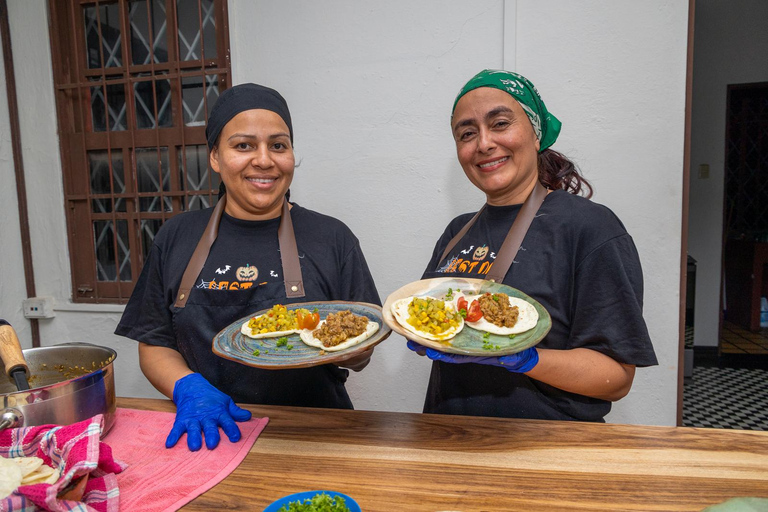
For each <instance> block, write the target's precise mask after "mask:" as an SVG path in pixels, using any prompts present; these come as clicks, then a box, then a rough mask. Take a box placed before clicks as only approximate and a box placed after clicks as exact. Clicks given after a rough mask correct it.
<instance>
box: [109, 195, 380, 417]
mask: <svg viewBox="0 0 768 512" xmlns="http://www.w3.org/2000/svg"><path fill="white" fill-rule="evenodd" d="M211 213H212V209H207V210H198V211H192V212H188V213H184V214H181V215H178V216H176V217H173V218H172V219H170V220H168V221H167V222H166V223H165V224H164V225H163V227H162V229H161V230H160V231H159V232H158V234H157V236H156V238H155V241H154V244H153V246H152V248H151V249H150V252H149V255H148V258H147V261H146V263H145V264H144V268H143V270H142V273H141V276H140V277H139V280H138V282H137V283H136V288H135V289H134V292H133V294H132V295H131V299H130V301H129V302H128V305H127V306H126V308H125V312H124V313H123V317H122V319H121V320H120V323H119V325H118V326H117V329H116V331H115V333H116V334H118V335H121V336H126V337H128V338H132V339H134V340H137V341H141V342H143V343H147V344H149V345H158V346H164V347H169V348H172V349H174V350H178V351H179V352H180V353H181V354H182V355H183V357H184V359H185V361H186V362H187V364H188V365H189V367H190V369H191V370H192V371H195V372H198V373H201V374H202V375H203V376H204V377H205V378H206V379H208V380H209V381H210V382H211V383H212V384H213V385H214V386H216V387H217V388H218V389H220V390H221V391H223V392H225V393H227V394H228V395H230V396H231V397H232V398H233V399H234V400H235V401H236V402H241V403H261V404H275V405H297V406H310V407H338V408H351V407H352V404H351V401H350V400H349V397H348V395H347V393H346V390H345V389H344V382H345V381H346V378H347V376H348V372H347V370H342V369H340V368H338V367H336V366H334V365H330V364H328V365H322V366H316V367H312V368H302V369H288V370H263V369H258V368H252V367H250V366H246V365H242V364H239V363H236V362H233V361H229V360H226V359H223V358H221V357H218V356H217V355H215V354H214V353H213V352H212V349H211V343H212V340H213V337H214V336H215V335H216V333H218V332H219V331H220V330H221V329H223V328H224V327H226V326H228V325H230V324H231V323H232V322H234V321H236V320H238V319H240V318H243V317H245V316H248V315H250V314H253V313H255V312H256V311H258V310H262V309H266V308H270V307H272V306H273V305H275V304H288V303H296V302H311V301H323V300H349V301H358V302H369V303H373V304H381V302H380V299H379V295H378V292H377V291H376V287H375V285H374V282H373V278H372V277H371V274H370V272H369V270H368V266H367V264H366V262H365V258H364V257H363V253H362V251H361V250H360V244H359V242H358V240H357V238H355V236H354V234H352V232H351V231H350V230H349V228H347V226H346V225H344V224H343V223H342V222H341V221H339V220H336V219H334V218H332V217H328V216H326V215H322V214H319V213H316V212H313V211H311V210H307V209H305V208H302V207H300V206H298V205H296V204H294V205H293V208H292V209H291V212H290V214H291V219H292V221H293V228H294V233H295V235H296V244H297V248H298V252H299V261H300V263H301V271H302V278H303V281H304V291H305V297H303V298H299V299H287V298H286V295H285V285H284V281H283V275H282V264H281V260H280V250H279V244H278V240H277V229H278V227H279V225H280V219H279V218H278V219H272V220H266V221H244V220H240V219H235V218H233V217H230V216H229V215H226V214H224V215H223V216H222V219H221V223H220V225H219V233H218V237H217V239H216V241H215V242H214V244H213V245H212V247H211V250H210V253H209V255H208V259H207V260H206V262H205V265H204V267H203V269H202V270H201V272H200V275H199V276H198V278H197V280H196V283H197V284H196V286H195V288H193V290H192V291H191V292H190V295H189V298H188V300H187V305H186V307H185V308H177V307H175V306H174V302H175V301H176V295H177V293H178V289H179V286H180V283H181V277H182V275H183V273H184V271H185V270H186V267H187V264H188V262H189V259H190V257H191V256H192V253H193V252H194V250H195V247H196V246H197V243H198V241H199V240H200V237H201V236H202V234H203V231H204V230H205V227H206V225H207V223H208V220H209V218H210V216H211Z"/></svg>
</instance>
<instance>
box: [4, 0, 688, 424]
mask: <svg viewBox="0 0 768 512" xmlns="http://www.w3.org/2000/svg"><path fill="white" fill-rule="evenodd" d="M10 3H11V4H12V9H11V16H12V20H13V21H12V25H16V23H17V20H23V23H24V25H21V23H20V24H19V26H18V28H17V29H15V31H14V34H13V36H14V51H15V60H16V62H37V63H45V64H44V65H42V64H41V65H40V66H28V67H29V68H34V69H29V70H25V75H24V76H23V77H19V81H20V86H19V89H20V95H22V96H23V97H24V98H23V101H24V105H25V106H26V107H25V108H26V109H34V111H35V112H36V117H31V116H29V115H26V114H25V116H24V118H23V119H22V123H23V125H24V127H23V136H24V137H25V140H24V146H25V163H26V165H27V168H28V171H27V172H28V174H32V175H33V177H32V178H28V179H31V180H32V181H34V182H35V183H36V186H37V187H39V188H37V189H36V190H40V191H41V193H42V194H44V197H45V198H46V200H45V201H43V202H42V204H41V205H40V207H39V209H37V210H36V211H35V212H34V213H31V216H32V217H34V219H33V220H32V224H33V230H34V231H35V233H33V250H34V251H35V257H36V260H35V265H36V272H37V273H38V277H37V281H38V293H39V294H40V295H43V294H48V295H53V296H55V297H56V298H57V301H58V304H59V310H58V311H57V317H56V318H55V319H52V320H49V321H44V322H43V341H44V344H52V343H57V342H62V341H70V340H85V341H92V342H97V343H101V344H104V345H109V346H112V347H115V348H116V349H117V350H118V352H119V357H118V362H117V363H116V364H117V378H118V383H117V386H118V391H119V393H120V394H121V395H125V396H144V395H152V396H156V395H155V394H153V392H152V391H150V387H149V385H148V384H146V381H145V380H144V379H143V377H142V376H141V374H140V373H139V371H138V365H137V364H136V358H135V346H134V344H133V342H128V341H124V340H120V339H119V338H116V337H115V336H113V335H112V334H111V332H112V330H113V329H114V325H115V323H116V321H117V319H118V317H119V313H118V310H119V308H114V307H113V308H109V307H101V308H100V309H101V310H102V311H94V310H95V309H99V308H98V307H93V306H90V307H85V306H79V305H70V304H68V300H69V288H70V286H69V262H68V259H67V258H68V254H67V253H68V251H67V245H66V241H65V239H64V234H65V230H64V224H63V223H64V220H63V213H62V212H63V202H62V200H61V176H60V172H61V171H60V163H59V158H58V141H57V139H56V138H55V121H54V117H53V115H54V114H53V112H54V109H53V95H52V92H51V90H50V88H51V85H50V84H51V76H50V75H51V72H50V65H49V61H50V57H49V50H48V41H47V40H43V39H44V38H42V37H40V34H47V25H46V20H45V2H44V0H25V1H24V2H21V1H19V0H17V1H14V0H12V1H11V2H10ZM229 5H230V11H229V20H230V25H231V27H230V32H231V36H230V37H231V48H232V67H233V73H234V78H235V83H239V82H244V81H256V82H260V83H264V84H265V85H270V86H273V87H275V88H276V89H278V90H279V91H280V92H281V93H283V95H284V96H285V97H286V99H287V100H288V103H289V105H290V107H291V112H292V116H293V122H294V130H295V134H296V151H297V156H299V157H300V158H302V164H301V166H300V167H299V169H298V170H297V174H296V181H295V185H294V186H293V187H292V193H293V196H292V197H293V198H295V199H296V201H297V202H299V203H300V204H302V205H304V206H306V207H309V208H312V209H316V210H319V211H322V212H324V213H327V214H330V215H333V216H336V217H338V218H340V219H342V220H344V221H345V222H346V223H347V224H348V225H349V226H350V227H351V228H352V230H353V231H354V232H355V233H356V234H357V235H358V237H359V238H360V240H361V244H362V247H363V250H364V251H365V254H366V257H367V259H368V262H369V265H370V267H371V270H372V272H373V275H374V278H375V279H376V282H377V285H378V287H379V291H380V293H381V296H382V299H384V298H386V296H387V295H388V294H389V293H391V292H392V291H394V290H395V289H397V288H399V287H400V286H402V285H403V284H405V283H407V282H410V281H413V280H416V279H418V278H419V277H420V276H421V273H422V271H423V269H424V266H425V264H426V262H427V261H428V259H429V256H430V254H431V251H432V247H433V244H434V242H435V240H436V239H437V237H438V236H439V235H440V233H441V232H442V230H443V229H444V227H445V225H446V224H447V222H448V220H449V219H451V218H452V217H453V216H455V215H457V214H459V213H463V212H466V211H471V210H473V209H476V208H477V207H479V205H480V204H482V202H483V197H482V195H481V194H480V193H479V192H478V191H477V190H475V189H474V188H473V187H472V186H471V185H470V184H469V183H468V182H467V180H466V179H465V178H464V176H463V173H462V171H461V169H460V167H459V165H458V163H457V162H456V159H455V148H454V146H453V142H452V139H451V136H450V131H449V129H448V120H449V114H450V107H451V104H452V102H453V98H454V96H455V94H456V92H457V91H458V89H459V88H460V87H461V85H462V84H463V83H464V82H465V81H466V80H467V79H468V78H469V77H471V76H472V75H473V74H474V73H475V72H477V71H479V70H480V69H482V68H485V67H502V66H505V65H506V66H509V67H515V65H516V67H517V70H519V71H521V72H522V73H524V74H528V75H529V76H530V78H531V79H532V80H533V81H534V83H535V84H536V85H537V86H538V88H539V90H540V91H541V92H542V94H543V96H544V98H545V100H546V101H547V104H548V106H549V107H550V109H551V110H552V111H553V112H555V114H556V115H557V116H558V117H559V118H560V119H561V120H563V122H564V131H563V134H562V136H561V139H560V140H559V141H558V143H557V144H556V146H555V147H556V149H559V150H561V151H563V152H565V153H566V154H568V155H569V156H571V157H572V158H574V159H575V160H576V161H577V162H578V163H579V164H580V165H581V166H582V168H583V169H584V171H585V174H586V175H587V177H588V178H589V179H590V180H592V182H593V183H594V185H595V188H596V196H595V198H596V200H597V201H598V202H602V203H604V204H607V205H609V206H610V207H611V208H613V209H614V211H616V212H617V213H618V214H619V216H620V217H621V218H622V219H623V220H624V222H625V224H626V225H627V228H628V229H629V231H630V233H632V235H633V236H634V239H635V241H636V243H637V245H638V249H639V251H640V255H641V258H642V262H643V265H644V269H645V274H646V297H647V298H648V300H647V304H646V313H647V314H646V318H647V320H648V323H649V325H650V327H651V333H652V336H653V338H654V342H655V347H656V350H657V353H658V355H659V359H660V362H661V364H660V366H659V367H657V368H653V369H647V370H640V371H639V372H638V377H637V379H636V384H635V387H634V389H633V391H632V393H631V394H630V396H629V397H628V398H626V399H625V400H623V401H622V402H620V403H619V404H618V405H617V407H616V411H615V412H614V413H612V415H611V416H610V419H611V420H612V421H617V422H635V423H649V424H667V425H670V424H674V422H675V414H676V384H677V383H676V375H677V373H676V372H677V370H676V369H677V360H676V359H677V344H678V339H677V338H678V335H677V322H678V307H677V303H678V289H677V283H678V281H679V262H680V209H681V180H682V135H683V117H684V115H683V108H684V83H685V76H684V72H685V45H686V43H685V36H686V14H687V2H675V3H673V4H672V5H671V4H670V2H666V1H662V0H654V1H650V2H645V3H639V2H635V1H629V0H622V1H621V2H611V3H606V2H601V1H584V2H580V3H579V4H578V8H577V7H574V6H571V4H570V3H565V2H553V1H547V2H534V1H532V0H520V1H517V2H515V1H506V2H505V1H502V0H484V1H476V2H458V1H455V0H451V1H445V0H442V1H441V0H432V1H423V2H406V1H404V0H398V1H393V2H386V3H383V2H374V1H353V0H348V1H340V0H339V1H335V2H322V3H320V2H308V1H306V2H281V3H279V5H278V3H277V2H268V1H266V0H259V1H246V0H230V1H229ZM17 41H18V43H17ZM35 84H37V87H33V85H35ZM3 93H4V91H3ZM25 108H22V112H29V111H30V110H25ZM43 119H45V120H46V121H45V122H41V120H43ZM41 130H42V132H43V133H44V138H45V141H46V143H45V144H41V143H40V137H41V135H40V133H41ZM33 137H34V138H33ZM27 153H30V154H31V156H30V159H31V160H33V161H36V163H35V164H29V163H27V160H26V159H27V156H26V154H27ZM2 157H3V153H2V147H0V158H2ZM0 165H2V163H1V162H0ZM30 165H33V167H32V168H30ZM43 179H45V183H43ZM628 182H629V183H631V186H627V185H626V183H628ZM4 207H5V206H4ZM414 214H416V215H419V214H420V215H421V218H419V220H418V222H415V221H414V218H416V215H414ZM44 222H48V223H49V224H50V226H49V227H48V228H47V229H45V228H44V227H43V226H41V223H44ZM49 237H50V238H49ZM19 253H20V251H19ZM16 261H18V264H17V263H16ZM5 263H6V262H3V265H4V267H3V272H5ZM9 263H10V264H11V265H13V268H14V270H13V271H14V272H21V266H20V265H21V264H20V255H19V256H18V257H17V258H16V260H14V257H11V258H10V260H9ZM43 269H44V270H43ZM14 300H15V299H14ZM18 300H19V301H20V300H21V297H18ZM3 301H5V298H3ZM10 305H12V304H10ZM10 305H9V306H10ZM3 306H4V304H3ZM428 369H429V363H428V361H426V360H424V359H423V358H419V357H417V356H415V355H413V354H412V353H410V352H409V351H408V350H407V349H406V348H405V343H404V340H403V339H402V338H401V337H399V336H396V335H393V336H392V337H391V338H390V339H389V340H387V341H386V342H385V343H383V344H382V345H381V346H380V347H379V348H378V349H377V351H376V355H375V357H374V360H373V362H372V363H371V365H370V366H369V367H368V368H367V369H366V370H365V371H364V372H362V373H360V374H355V375H353V376H352V377H351V378H350V382H349V385H348V388H349V390H350V393H351V394H352V396H353V400H354V402H355V404H356V407H358V408H361V409H380V410H404V411H419V410H421V406H422V402H423V397H424V393H425V389H426V383H427V377H428Z"/></svg>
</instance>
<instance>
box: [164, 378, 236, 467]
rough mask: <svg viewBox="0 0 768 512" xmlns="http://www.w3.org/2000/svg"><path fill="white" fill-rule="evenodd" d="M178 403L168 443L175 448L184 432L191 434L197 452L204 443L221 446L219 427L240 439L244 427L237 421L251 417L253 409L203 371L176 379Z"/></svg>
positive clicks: (190, 441) (192, 447)
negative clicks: (239, 401) (246, 406)
mask: <svg viewBox="0 0 768 512" xmlns="http://www.w3.org/2000/svg"><path fill="white" fill-rule="evenodd" d="M173 402H174V403H175V404H176V420H175V421H174V423H173V428H172V429H171V432H170V433H169V434H168V438H167V439H166V440H165V447H166V448H172V447H173V446H175V445H176V443H177V442H178V441H179V439H180V438H181V436H182V435H183V434H184V433H186V434H187V446H188V447H189V449H190V450H191V451H193V452H195V451H197V450H199V449H200V448H201V447H202V445H203V440H202V437H203V436H205V446H206V447H208V449H209V450H213V449H214V448H216V446H218V444H219V440H220V438H221V437H220V435H219V427H221V430H223V431H224V433H225V434H226V435H227V437H228V438H229V440H230V441H231V442H233V443H236V442H237V441H239V440H240V429H239V428H238V427H237V424H236V423H235V422H237V421H248V420H249V419H251V413H250V411H247V410H245V409H241V408H240V407H238V406H237V405H235V402H234V401H233V400H232V399H231V398H230V397H229V396H227V395H225V394H224V393H222V392H221V391H219V390H218V389H216V388H215V387H213V385H211V383H209V382H208V381H207V380H205V378H204V377H203V376H202V375H200V374H199V373H191V374H189V375H187V376H185V377H182V378H181V379H179V380H177V381H176V384H175V385H174V387H173Z"/></svg>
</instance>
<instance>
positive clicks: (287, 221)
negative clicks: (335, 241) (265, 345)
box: [174, 194, 304, 308]
mask: <svg viewBox="0 0 768 512" xmlns="http://www.w3.org/2000/svg"><path fill="white" fill-rule="evenodd" d="M226 204H227V195H226V194H224V195H223V196H221V198H220V199H219V202H218V203H217V204H216V207H215V208H214V209H213V213H212V214H211V218H210V220H209V221H208V225H207V226H206V227H205V231H204V232H203V236H202V237H201V238H200V241H199V242H198V243H197V247H196V248H195V252H194V253H192V257H191V258H190V260H189V263H188V264H187V268H186V270H184V275H183V276H182V278H181V286H180V287H179V293H178V295H177V296H176V302H175V304H174V306H176V307H177V308H183V307H184V306H186V304H187V299H188V298H189V292H190V291H191V290H192V287H193V286H194V285H195V280H196V279H197V276H199V275H200V271H201V270H203V265H205V260H207V259H208V254H209V253H210V251H211V246H212V245H213V242H215V241H216V237H217V236H218V234H219V223H220V222H221V216H222V214H223V212H224V207H225V206H226ZM277 241H278V244H279V245H280V258H281V260H282V264H283V277H284V278H285V295H286V297H290V298H295V297H304V282H303V280H302V277H301V264H300V262H299V252H298V250H297V249H296V237H295V235H294V233H293V222H292V221H291V214H290V210H289V208H288V201H287V200H285V199H284V200H283V210H282V213H281V217H280V227H278V228H277Z"/></svg>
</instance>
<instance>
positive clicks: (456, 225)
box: [409, 70, 657, 421]
mask: <svg viewBox="0 0 768 512" xmlns="http://www.w3.org/2000/svg"><path fill="white" fill-rule="evenodd" d="M560 128H561V123H560V121H559V120H558V119H557V118H556V117H555V116H553V115H552V114H550V113H549V111H548V110H547V108H546V106H545V105H544V102H543V101H542V99H541V97H540V96H539V93H538V91H537V90H536V88H535V87H534V86H533V84H532V83H531V82H530V81H529V80H527V79H526V78H525V77H523V76H521V75H519V74H516V73H511V72H508V71H499V70H484V71H482V72H480V73H478V74H477V75H476V76H475V77H473V78H472V79H471V80H470V81H469V82H467V84H466V85H465V86H464V87H463V88H462V89H461V91H460V92H459V94H458V96H457V98H456V102H455V103H454V107H453V115H452V117H451V130H452V132H453V137H454V140H455V142H456V152H457V155H458V158H459V163H460V164H461V166H462V168H463V169H464V173H465V174H466V175H467V178H469V180H470V181H471V182H472V183H473V184H474V185H475V186H476V187H477V188H479V189H480V190H482V191H483V192H484V193H485V195H486V206H485V208H484V209H483V210H482V212H481V213H480V214H479V215H478V216H477V218H476V219H475V220H474V223H472V224H471V225H470V227H469V229H468V230H466V232H464V233H463V234H461V233H460V231H461V230H462V228H464V227H465V226H466V225H467V224H468V223H469V221H470V219H471V218H473V216H474V214H472V213H470V214H465V215H460V216H459V217H457V218H455V219H454V220H453V221H452V222H451V223H450V224H449V225H448V227H447V228H446V230H445V232H444V233H443V235H442V236H441V237H440V239H439V240H438V242H437V244H436V246H435V250H434V253H433V255H432V260H431V261H430V263H429V265H428V266H427V270H426V271H425V273H424V275H423V278H425V279H427V278H433V277H465V278H478V279H483V278H485V277H486V275H487V274H488V272H489V268H490V269H491V271H493V266H492V264H493V263H496V262H497V261H500V260H502V259H503V257H502V253H504V254H509V253H510V252H509V250H508V249H507V248H505V249H503V250H502V244H503V242H504V240H505V238H506V237H507V234H508V233H509V232H510V227H511V226H512V223H513V222H514V220H515V218H516V217H517V216H518V213H519V212H520V211H521V208H522V205H523V203H524V202H525V201H526V199H527V198H528V197H529V196H531V200H530V201H529V203H535V204H536V205H537V206H538V204H540V206H538V211H537V210H536V209H535V208H536V206H533V208H534V209H533V210H532V212H535V214H533V213H531V216H530V217H531V218H532V221H531V222H530V227H528V229H527V231H525V230H523V231H522V233H525V235H524V238H523V239H522V243H518V244H517V247H514V249H515V250H517V248H518V247H519V250H518V251H517V252H516V254H515V253H512V254H515V255H514V259H513V260H512V258H511V257H510V258H508V259H509V260H510V261H511V265H510V267H509V271H508V272H506V274H502V275H501V276H500V279H501V280H502V282H503V283H504V284H507V285H509V286H512V287H515V288H517V289H519V290H522V291H523V292H525V293H526V294H528V295H530V296H531V297H533V298H534V299H536V300H538V301H539V302H540V303H541V304H542V305H543V306H544V307H545V308H546V309H547V311H548V312H549V314H550V315H551V317H552V329H551V330H550V332H549V333H548V335H547V336H546V337H545V338H544V339H543V340H542V341H541V342H540V343H539V344H538V345H537V347H535V348H529V349H527V350H525V351H523V352H520V353H518V354H513V355H508V356H501V357H471V356H460V355H455V354H445V353H442V352H438V351H436V350H433V349H425V348H424V347H422V346H420V345H417V344H415V343H413V342H409V347H410V348H411V349H412V350H414V351H416V352H418V353H420V354H426V355H427V356H428V357H429V358H430V359H432V360H433V361H434V363H433V366H432V373H431V376H430V381H429V388H428V391H427V397H426V401H425V404H424V412H429V413H442V414H464V415H478V416H500V417H518V418H538V419H557V420H581V421H604V419H603V418H604V416H605V415H606V414H607V413H608V412H609V411H610V408H611V402H613V401H616V400H619V399H620V398H622V397H624V396H625V395H626V394H627V393H628V392H629V389H630V387H631V386H632V380H633V378H634V375H635V368H636V367H638V366H640V367H642V366H651V365H655V364H657V361H656V356H655V354H654V351H653V347H652V345H651V340H650V338H649V336H648V330H647V328H646V325H645V322H644V320H643V317H642V303H643V278H642V270H641V268H640V260H639V258H638V255H637V251H636V249H635V246H634V243H633V242H632V238H631V237H630V236H629V234H627V232H626V230H625V229H624V226H623V225H622V223H621V221H619V219H618V218H617V217H616V216H615V215H614V214H613V213H612V212H611V211H610V210H609V209H608V208H606V207H604V206H601V205H598V204H596V203H593V202H591V201H590V200H589V199H588V198H589V197H591V195H592V194H591V188H590V186H589V184H588V183H587V181H586V180H585V179H584V178H583V177H582V176H581V175H580V174H579V173H578V171H577V169H576V167H575V165H574V164H573V163H572V162H571V161H569V160H568V159H567V158H566V157H565V156H563V155H561V154H560V153H558V152H556V151H554V150H552V149H549V148H550V146H551V145H552V144H553V143H554V142H555V140H556V139H557V136H558V134H559V132H560ZM539 184H540V185H543V187H541V186H540V185H539ZM536 197H538V198H539V201H538V202H536V199H535V198H536ZM530 207H531V206H528V205H526V208H530ZM521 217H523V215H521ZM454 238H456V240H454ZM449 243H450V244H453V245H452V246H451V245H449ZM505 247H509V245H508V246H505ZM446 248H449V250H447V251H446ZM497 257H498V258H499V260H496V258H497ZM483 263H487V264H486V265H483ZM500 268H503V266H502V267H500ZM497 270H498V269H497Z"/></svg>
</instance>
